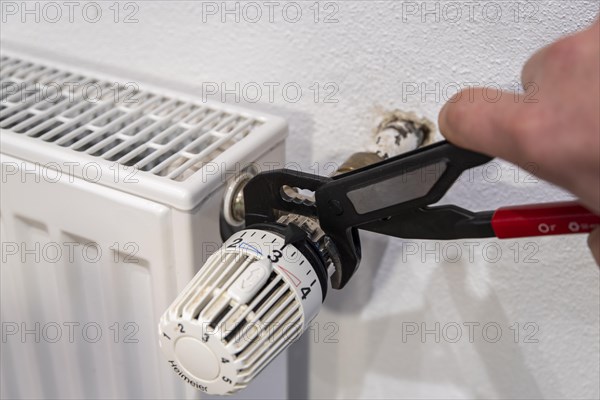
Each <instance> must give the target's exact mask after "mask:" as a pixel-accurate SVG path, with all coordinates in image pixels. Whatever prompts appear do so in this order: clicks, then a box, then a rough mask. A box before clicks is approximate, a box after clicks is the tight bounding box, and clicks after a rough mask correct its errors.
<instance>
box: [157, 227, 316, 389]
mask: <svg viewBox="0 0 600 400" xmlns="http://www.w3.org/2000/svg"><path fill="white" fill-rule="evenodd" d="M289 227H293V226H292V225H289V226H288V227H284V226H281V225H275V224H273V225H271V224H269V225H264V226H262V225H261V226H260V227H259V228H257V229H245V230H242V231H240V232H237V233H235V234H234V235H233V236H231V237H230V238H229V239H228V240H227V241H226V242H225V243H224V244H223V247H222V248H221V249H220V251H218V252H216V253H215V254H213V255H212V256H211V257H210V258H209V259H208V261H207V262H206V264H205V265H204V266H203V267H202V268H201V269H200V271H199V272H198V273H197V274H196V276H195V277H194V279H192V281H191V282H190V283H189V284H188V285H187V286H186V288H185V289H184V290H183V291H182V292H181V293H180V294H179V296H178V297H177V299H175V301H174V302H173V304H171V306H170V307H169V308H168V309H167V311H166V312H165V313H164V315H163V316H162V318H161V321H160V325H159V335H160V346H161V349H162V351H163V352H164V354H165V355H166V357H167V361H168V363H169V365H170V366H171V367H172V369H173V370H174V371H175V373H177V374H178V375H179V376H180V377H181V378H182V379H183V380H184V381H185V382H187V383H188V384H190V385H191V386H193V387H194V388H196V389H199V390H201V391H203V392H205V393H208V394H220V395H222V394H230V393H233V392H235V391H237V390H240V389H242V388H244V387H246V386H247V385H248V384H249V383H250V381H251V380H252V379H253V378H254V377H255V376H256V375H257V374H258V373H259V372H260V371H261V370H262V369H263V368H264V367H265V366H266V365H267V364H268V363H269V362H270V361H271V360H272V359H273V358H275V357H276V356H277V355H278V354H279V353H281V351H283V350H284V349H285V348H286V347H287V346H288V345H289V344H290V343H292V342H294V341H295V340H296V339H297V338H298V337H299V336H300V335H301V334H302V332H304V330H305V329H306V328H307V326H308V324H309V323H310V321H311V320H312V319H313V318H314V317H315V316H316V315H317V313H318V311H319V309H320V307H321V304H322V302H323V300H324V297H325V293H326V290H327V282H328V279H327V271H326V268H325V266H324V263H323V262H322V258H321V257H320V255H319V250H318V249H317V248H316V246H315V245H314V243H312V242H311V241H310V240H309V239H308V238H306V239H302V240H292V241H290V239H289V238H290V235H289V229H290V228H289ZM263 228H264V229H263ZM296 228H297V227H296ZM297 229H298V230H300V228H297ZM286 231H288V232H286ZM291 236H294V235H291ZM295 236H296V238H298V237H302V234H300V235H298V234H296V235H295Z"/></svg>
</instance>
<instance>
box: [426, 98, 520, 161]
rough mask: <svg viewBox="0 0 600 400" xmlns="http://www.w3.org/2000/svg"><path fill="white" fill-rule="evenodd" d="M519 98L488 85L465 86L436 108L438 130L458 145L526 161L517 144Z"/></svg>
mask: <svg viewBox="0 0 600 400" xmlns="http://www.w3.org/2000/svg"><path fill="white" fill-rule="evenodd" d="M523 101H524V99H523V97H522V96H520V95H518V94H515V93H510V92H504V91H500V90H496V89H492V88H469V89H465V90H463V91H461V92H458V93H457V94H456V95H454V96H453V97H452V98H451V99H450V100H449V101H448V102H447V103H446V104H445V105H444V107H443V108H442V110H441V111H440V115H439V117H438V125H439V127H440V132H441V133H442V135H444V136H445V137H446V138H447V139H448V140H449V141H450V142H452V143H454V144H455V145H457V146H459V147H463V148H466V149H470V150H474V151H477V152H480V153H484V154H487V155H489V156H494V157H495V156H498V157H501V158H503V159H505V160H508V161H510V162H513V163H515V164H521V165H523V164H527V162H528V161H530V160H527V159H526V156H525V154H524V152H523V151H522V145H520V144H521V143H522V141H523V135H520V133H521V132H523V127H522V125H520V123H519V121H520V120H521V118H519V115H523V114H522V109H523V106H524V105H523V104H522V102H523Z"/></svg>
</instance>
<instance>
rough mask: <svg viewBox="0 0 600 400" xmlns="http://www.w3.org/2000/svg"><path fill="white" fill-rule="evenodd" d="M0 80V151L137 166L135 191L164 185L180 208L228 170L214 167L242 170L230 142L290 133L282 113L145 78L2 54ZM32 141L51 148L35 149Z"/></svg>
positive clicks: (245, 143)
mask: <svg viewBox="0 0 600 400" xmlns="http://www.w3.org/2000/svg"><path fill="white" fill-rule="evenodd" d="M0 80H1V85H2V86H1V87H2V92H1V98H0V128H2V139H3V142H2V144H3V150H2V151H3V152H9V153H15V152H16V153H27V155H25V156H24V154H12V155H14V156H16V157H20V158H26V159H28V161H32V162H43V161H45V162H46V163H48V162H49V161H53V162H56V161H61V160H62V161H65V162H66V161H78V160H81V161H82V162H85V160H88V161H91V160H94V161H95V162H96V163H98V164H99V165H101V166H102V167H103V168H108V169H114V168H115V164H116V165H118V166H119V168H123V169H124V173H127V170H130V175H131V169H132V168H133V169H135V171H134V172H135V176H136V178H139V182H138V183H141V184H142V185H141V186H138V185H135V186H137V187H136V188H135V190H134V191H136V192H139V191H140V190H141V191H142V192H143V191H144V188H143V186H144V183H145V184H146V186H152V187H147V188H146V189H148V190H147V192H148V193H150V192H152V193H153V195H151V196H149V197H154V198H155V197H156V196H157V195H158V192H160V191H162V192H164V193H163V197H164V196H165V195H166V196H167V197H169V196H171V197H172V199H171V200H173V201H170V202H171V203H179V204H173V205H174V206H180V207H182V208H190V207H193V206H195V204H193V203H197V202H198V201H199V200H201V199H199V198H198V197H199V195H200V193H198V192H199V191H203V190H204V191H206V190H205V189H206V188H204V189H202V187H203V186H206V184H207V183H208V182H207V181H208V180H210V179H213V180H214V177H215V176H217V175H222V174H216V173H214V171H215V167H217V168H218V169H227V170H235V169H236V168H238V169H239V167H240V165H234V164H239V162H240V161H242V160H241V159H240V153H237V156H236V157H237V159H233V158H232V157H228V151H229V149H231V148H232V147H233V146H235V145H238V146H239V147H242V148H244V149H245V150H246V152H259V153H264V152H266V151H267V150H268V148H267V147H273V146H274V145H275V144H277V143H278V142H280V141H281V140H282V139H283V136H284V135H285V131H286V127H285V123H284V122H283V121H282V120H281V119H279V118H275V117H272V116H267V115H263V114H259V113H257V112H255V111H247V110H243V109H240V108H237V107H231V106H228V105H224V104H221V103H213V102H206V101H201V99H200V98H190V97H189V96H186V95H183V94H181V93H173V92H167V91H166V90H162V89H160V88H151V89H148V85H144V84H142V83H139V82H135V83H133V82H124V81H123V80H122V79H121V80H119V79H111V78H102V79H99V78H96V77H92V76H90V75H88V73H79V72H76V71H73V70H72V68H68V69H65V68H63V67H59V66H56V65H55V64H53V63H48V62H46V61H42V62H39V61H31V59H30V58H29V57H27V58H24V57H22V56H13V55H4V54H3V56H2V57H0ZM22 138H27V139H22ZM32 146H33V148H35V149H37V150H38V152H39V151H42V152H44V155H43V156H41V155H38V156H35V155H32V154H31V151H32ZM40 146H44V147H43V148H41V147H40ZM19 147H20V148H21V150H23V151H20V150H19V149H17V148H19ZM50 147H52V148H53V150H49V148H50ZM7 149H8V151H7ZM258 155H260V154H254V157H256V156H258ZM36 157H40V158H42V159H43V160H38V159H35V158H36ZM242 158H243V157H242ZM246 158H248V157H246ZM250 158H252V157H250ZM249 161H252V159H250V160H249ZM207 163H212V164H213V166H212V167H211V174H210V175H208V174H199V171H202V169H203V168H204V167H205V166H206V165H207ZM52 165H55V164H52ZM74 171H75V173H76V172H77V171H78V169H77V168H75V169H74ZM107 175H110V174H107ZM198 175H203V176H202V177H199V176H198ZM109 180H110V179H109ZM112 181H114V179H112ZM136 181H138V179H136ZM104 183H107V182H104ZM114 183H115V184H117V185H118V184H119V182H118V181H117V182H114ZM213 183H216V182H213ZM201 184H204V185H201ZM157 185H158V186H160V187H162V190H161V189H159V188H158V187H157ZM122 186H123V185H121V187H120V188H121V189H124V188H123V187H122ZM130 186H131V185H130ZM131 189H132V188H125V189H124V190H127V191H131ZM138 194H139V193H138ZM159 197H161V196H160V195H159ZM158 200H164V199H158ZM167 202H169V200H168V199H167Z"/></svg>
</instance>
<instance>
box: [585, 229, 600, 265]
mask: <svg viewBox="0 0 600 400" xmlns="http://www.w3.org/2000/svg"><path fill="white" fill-rule="evenodd" d="M588 246H590V250H591V251H592V255H593V256H594V260H596V264H598V266H600V228H596V229H594V231H592V233H590V236H589V237H588Z"/></svg>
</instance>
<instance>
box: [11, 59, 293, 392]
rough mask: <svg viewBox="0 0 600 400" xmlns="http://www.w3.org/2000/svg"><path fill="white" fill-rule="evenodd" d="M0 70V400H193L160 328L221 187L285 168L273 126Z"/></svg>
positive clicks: (172, 98)
mask: <svg viewBox="0 0 600 400" xmlns="http://www.w3.org/2000/svg"><path fill="white" fill-rule="evenodd" d="M0 62H1V63H0V76H1V81H2V99H1V102H0V108H1V109H0V128H1V162H2V190H1V196H2V197H1V209H0V228H1V235H2V267H1V285H2V286H1V305H2V308H1V310H2V311H1V312H2V315H1V320H2V342H1V347H2V349H1V350H2V364H1V379H2V385H1V386H2V389H1V391H2V397H3V398H183V397H197V396H198V393H197V392H195V391H193V389H190V388H189V387H188V385H186V384H185V382H183V381H181V380H180V378H179V377H177V375H176V374H174V373H173V371H171V370H170V369H169V365H168V364H167V363H166V362H165V360H164V359H163V357H162V355H161V354H160V353H159V349H158V331H157V324H158V318H159V317H160V315H161V314H162V313H163V312H164V310H165V309H166V308H167V307H168V305H169V304H170V303H171V301H173V299H174V298H175V296H176V295H177V293H178V292H179V291H180V290H181V289H183V287H184V285H185V284H187V283H188V282H189V280H190V279H191V278H192V277H193V276H194V274H195V272H196V271H197V269H198V268H199V267H200V266H202V264H203V262H204V260H205V259H206V258H207V256H208V255H209V254H210V252H211V251H214V250H216V249H217V248H218V245H219V244H220V241H221V240H220V237H219V226H218V221H219V211H220V207H221V201H222V192H223V189H224V188H225V185H226V178H231V177H233V175H234V173H235V172H236V171H239V170H240V169H242V168H244V167H246V166H248V165H249V164H251V163H255V164H257V165H258V168H259V169H263V170H264V169H268V168H273V166H274V165H276V166H279V167H281V166H282V162H283V157H284V138H285V135H286V132H287V127H286V124H285V122H284V121H283V120H281V119H278V118H275V117H272V116H268V115H263V114H261V113H258V112H256V111H248V110H244V109H242V108H238V107H233V106H229V105H223V104H215V103H207V102H203V101H200V96H198V97H197V98H193V97H190V96H189V95H184V94H182V93H176V92H173V91H169V90H166V89H163V88H157V87H152V86H149V85H145V84H141V83H135V84H131V83H127V82H124V81H123V79H116V78H114V77H107V76H101V77H98V74H97V73H90V72H89V71H81V70H77V69H75V68H73V67H72V66H68V67H67V68H65V67H64V66H62V65H59V64H56V63H54V62H47V61H45V60H44V61H40V60H39V59H37V60H36V59H33V58H31V57H28V56H27V57H23V56H22V55H9V54H7V53H4V52H3V54H2V57H1V60H0ZM117 82H120V84H118V83H117ZM254 393H255V394H256V393H259V392H256V391H255V392H254Z"/></svg>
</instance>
